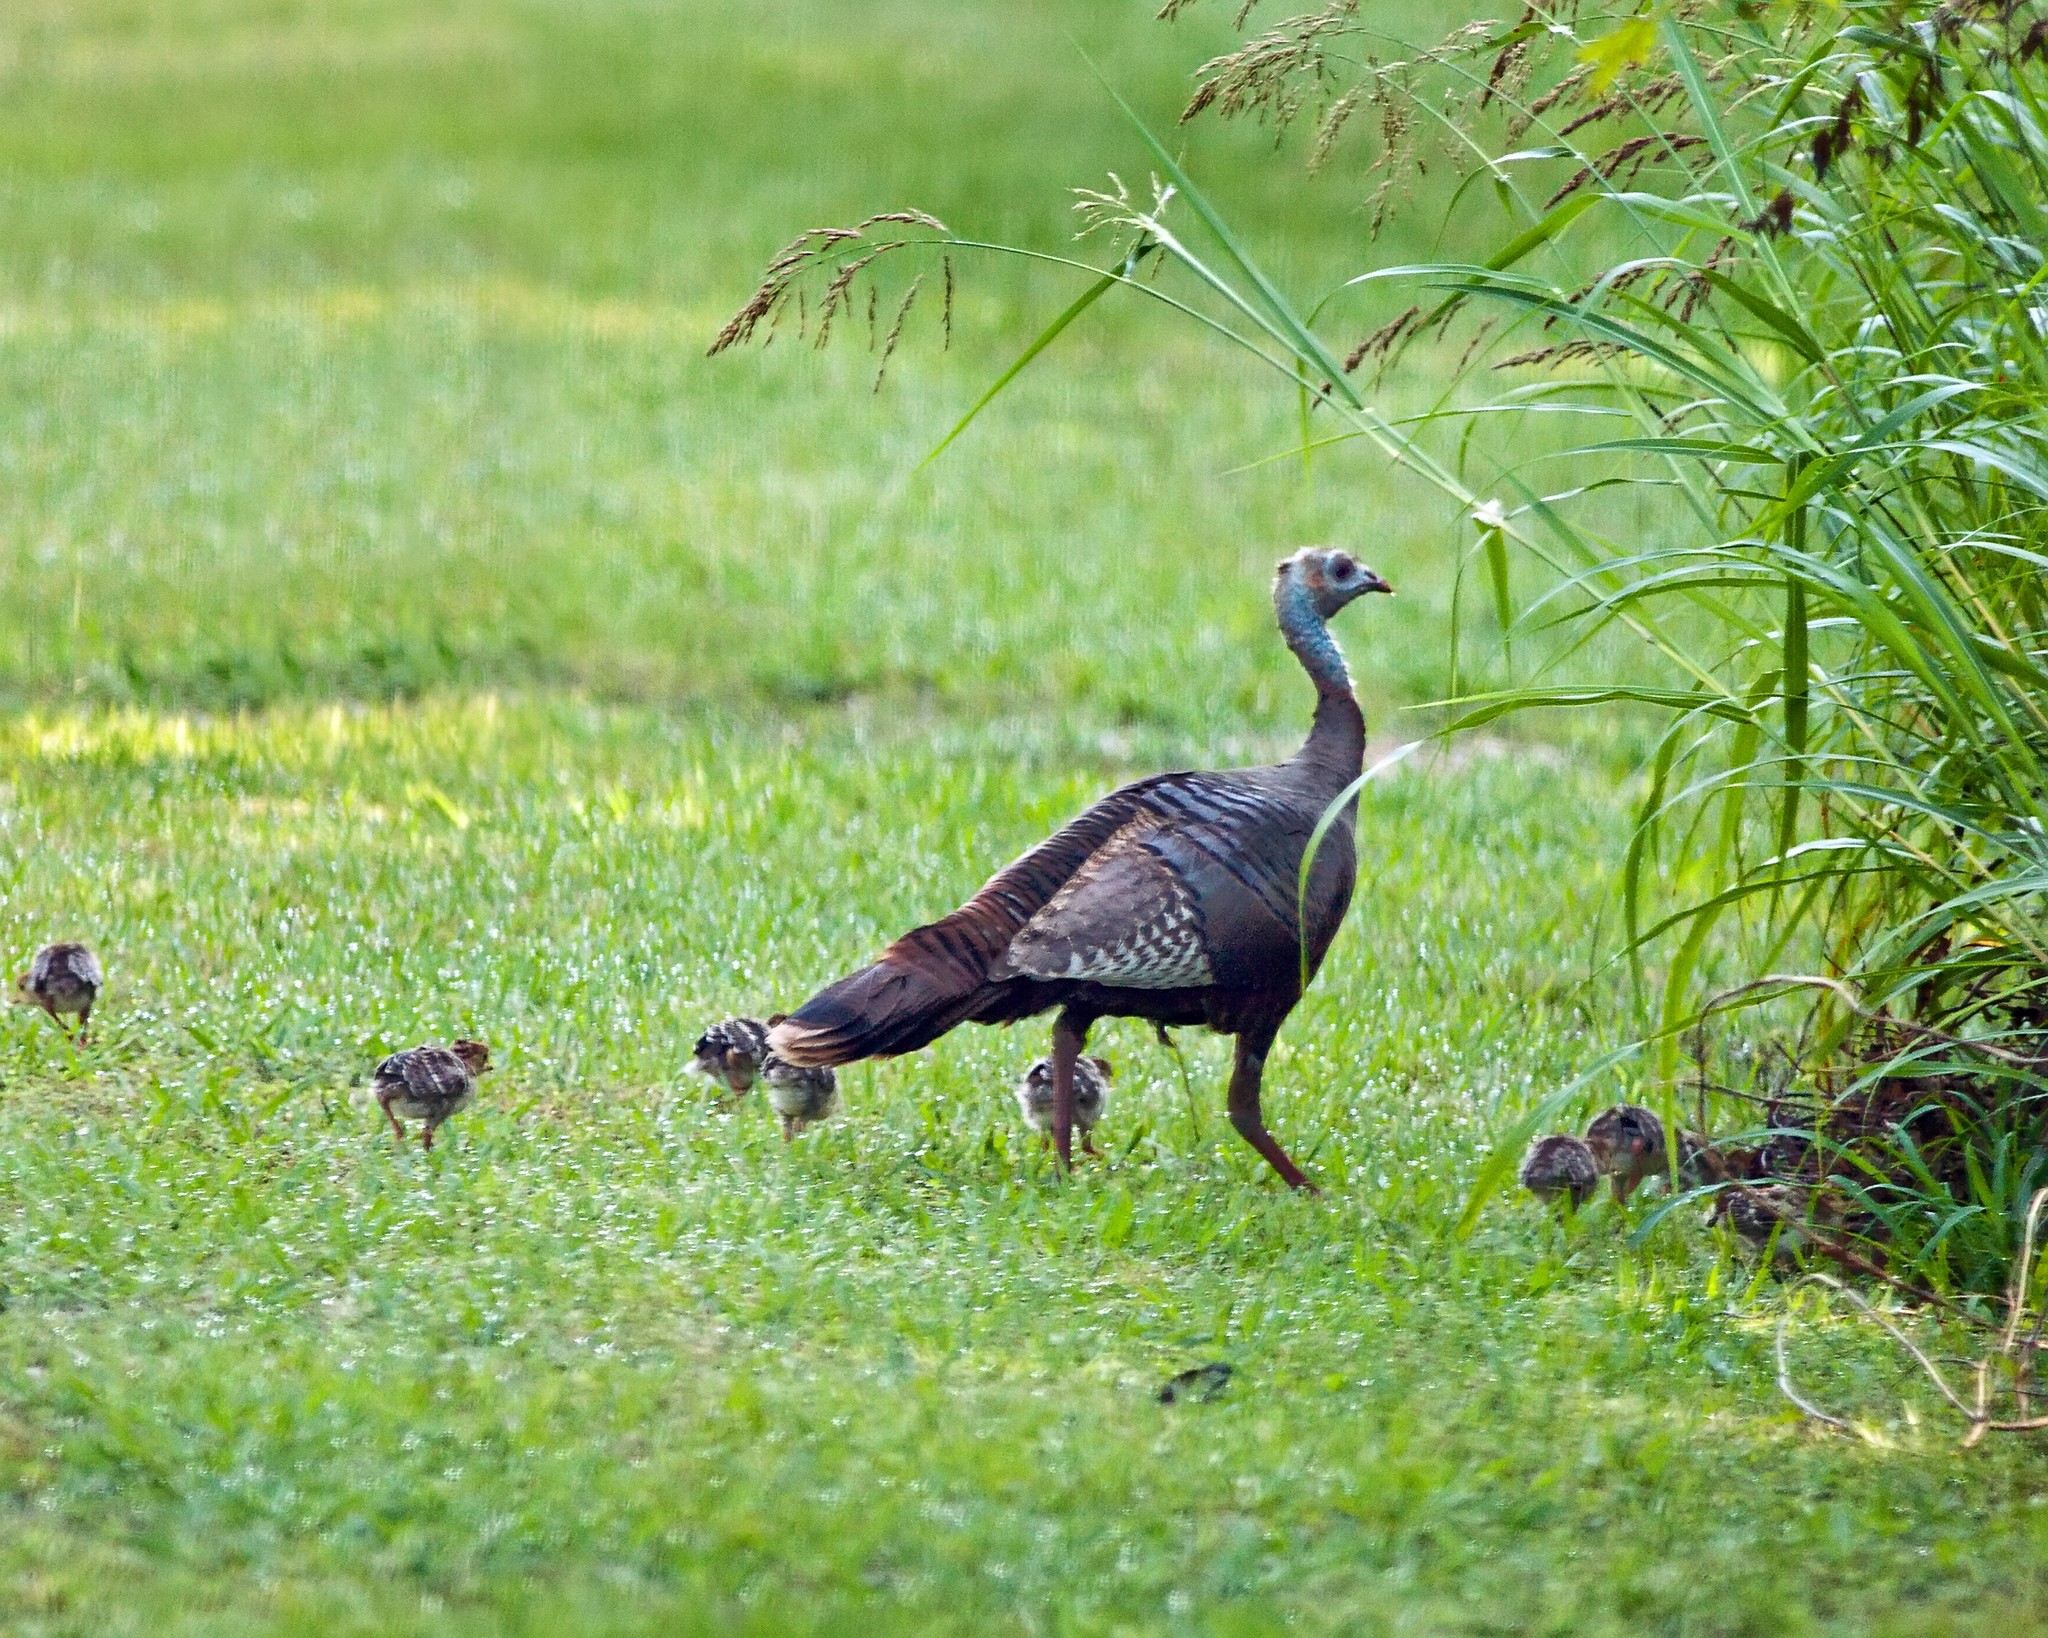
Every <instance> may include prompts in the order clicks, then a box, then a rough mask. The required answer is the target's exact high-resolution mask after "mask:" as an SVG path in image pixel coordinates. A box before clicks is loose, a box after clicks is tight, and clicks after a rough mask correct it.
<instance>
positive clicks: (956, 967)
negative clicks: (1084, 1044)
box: [768, 774, 1186, 1069]
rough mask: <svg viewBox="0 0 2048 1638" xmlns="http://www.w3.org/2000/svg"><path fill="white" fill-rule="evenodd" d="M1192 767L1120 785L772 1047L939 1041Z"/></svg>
mask: <svg viewBox="0 0 2048 1638" xmlns="http://www.w3.org/2000/svg"><path fill="white" fill-rule="evenodd" d="M1184 777H1186V776H1185V775H1182V774H1155V775H1154V776H1153V777H1152V778H1150V779H1141V780H1139V781H1138V782H1137V783H1136V784H1133V785H1126V786H1124V787H1123V789H1121V790H1118V791H1112V792H1111V793H1110V794H1109V795H1108V796H1106V797H1104V798H1103V799H1102V800H1101V801H1100V802H1098V803H1096V804H1095V806H1094V807H1092V808H1090V809H1089V810H1088V811H1087V812H1086V813H1084V814H1082V815H1081V816H1080V817H1079V818H1078V819H1075V820H1074V821H1073V822H1072V823H1070V824H1068V825H1067V826H1066V827H1065V828H1064V829H1062V830H1060V831H1059V832H1057V833H1056V834H1055V835H1053V836H1050V837H1048V838H1047V839H1046V840H1045V841H1043V842H1041V843H1039V844H1038V846H1037V847H1035V848H1033V849H1031V851H1030V852H1028V853H1026V854H1025V855H1024V856H1023V857H1022V858H1020V859H1018V860H1016V861H1015V862H1014V863H1012V864H1010V865H1007V866H1005V867H1004V868H1003V869H1001V870H999V871H997V872H996V873H995V874H994V875H993V876H991V877H990V878H989V879H988V881H987V882H986V883H984V884H983V886H982V889H981V891H980V892H979V893H977V894H975V895H974V897H973V898H971V899H969V900H968V901H967V903H965V904H963V905H962V906H961V907H960V908H959V909H958V910H955V911H954V912H953V913H952V914H951V915H950V916H947V917H946V918H944V919H943V920H941V921H935V922H931V923H929V924H928V925H926V926H923V927H918V928H914V929H912V930H911V931H910V932H908V933H905V934H904V935H903V936H902V937H901V938H899V939H898V940H897V941H896V942H895V943H894V944H892V945H890V946H889V948H888V949H886V950H884V951H883V952H882V958H881V959H880V960H879V961H877V962H876V963H875V964H874V965H873V966H872V967H864V968H862V969H861V970H860V971H859V972H857V973H852V974H849V975H848V976H847V977H845V978H842V979H840V980H839V982H838V983H836V984H832V985H828V986H827V987H826V988H824V989H822V990H820V991H819V992H818V993H817V994H816V995H814V996H812V997H811V998H810V1000H808V1001H806V1002H805V1003H804V1004H803V1005H802V1006H800V1007H798V1008H797V1009H796V1011H795V1012H793V1013H791V1014H790V1015H789V1016H788V1017H787V1018H785V1019H784V1020H783V1021H782V1022H781V1023H779V1024H777V1025H776V1026H775V1027H774V1029H772V1030H770V1031H769V1032H768V1046H769V1050H770V1051H772V1052H774V1053H775V1055H776V1056H777V1057H779V1058H782V1059H785V1060H786V1061H788V1062H789V1063H793V1064H796V1065H798V1066H799V1067H801V1068H806V1069H811V1068H825V1067H828V1066H836V1065H839V1064H850V1063H857V1062H858V1061H859V1060H860V1059H862V1058H890V1057H895V1056H896V1055H897V1054H899V1053H904V1052H915V1051H916V1050H917V1049H918V1048H919V1047H922V1046H929V1045H930V1044H931V1043H932V1042H933V1041H936V1040H937V1039H938V1038H939V1037H940V1036H941V1035H944V1034H945V1033H946V1031H947V1030H949V1029H951V1028H952V1027H953V1026H954V1025H955V1024H961V1023H965V1022H966V1021H967V1020H968V1019H969V1018H970V1017H972V1016H974V1014H975V1012H976V1010H977V1009H978V1008H979V1007H980V1006H981V1005H982V1004H983V1003H984V1002H985V1001H987V1000H988V999H989V990H988V986H989V968H990V965H991V964H992V963H993V962H994V961H995V958H996V957H997V956H998V955H1000V954H1001V953H1002V952H1003V951H1004V950H1005V949H1007V948H1008V947H1009V943H1010V940H1011V939H1013V938H1015V937H1016V935H1017V931H1018V929H1019V928H1021V927H1022V926H1023V925H1024V924H1025V923H1026V922H1027V921H1029V920H1030V919H1031V918H1032V916H1034V915H1035V914H1037V912H1038V911H1039V910H1041V909H1042V908H1044V906H1045V904H1046V901H1047V900H1049V899H1050V898H1051V897H1052V896H1053V894H1054V893H1056V892H1057V891H1058V890H1059V888H1060V886H1061V884H1062V883H1064V882H1065V881H1066V880H1067V879H1068V878H1069V877H1070V876H1072V875H1073V874H1074V872H1075V871H1076V870H1077V869H1078V868H1080V866H1081V864H1082V863H1083V862H1084V861H1085V860H1086V859H1087V858H1088V856H1089V855H1090V854H1091V853H1093V852H1094V851H1095V850H1096V849H1097V848H1098V847H1100V846H1101V845H1102V844H1103V843H1104V842H1105V841H1107V840H1108V839H1109V838H1110V837H1111V836H1113V835H1115V834H1116V832H1117V830H1118V828H1119V827H1120V826H1122V825H1123V824H1124V823H1125V822H1126V821H1127V820H1129V818H1130V817H1131V815H1132V814H1133V813H1135V812H1137V811H1138V809H1139V807H1140V806H1141V805H1142V803H1143V802H1144V800H1145V797H1146V793H1147V792H1149V791H1151V790H1153V789H1155V788H1156V787H1158V786H1160V785H1163V784H1166V783H1168V782H1169V781H1172V780H1177V779H1181V778H1184Z"/></svg>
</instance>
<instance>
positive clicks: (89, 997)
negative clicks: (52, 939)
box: [14, 944, 107, 1041]
mask: <svg viewBox="0 0 2048 1638" xmlns="http://www.w3.org/2000/svg"><path fill="white" fill-rule="evenodd" d="M106 981H107V980H106V975H105V974H104V973H102V972H101V971H100V958H99V957H98V956H96V955H94V954H93V953H92V951H90V950H88V949H87V948H86V947H85V946H84V945H83V944H45V945H44V946H43V947H42V948H41V949H40V950H38V951H36V953H35V957H34V959H33V960H31V961H30V962H29V964H28V971H27V972H25V973H23V974H21V976H20V977H18V978H16V979H15V981H14V1004H15V1005H16V1006H18V1007H41V1008H42V1009H43V1011H45V1012H47V1013H48V1014H49V1015H50V1018H51V1021H52V1022H54V1023H56V1024H57V1025H59V1026H60V1027H61V1026H62V1025H63V1023H64V1019H65V1018H66V1017H67V1016H69V1017H74V1018H76V1019H77V1020H78V1031H77V1038H78V1039H79V1040H81V1041H83V1040H84V1039H85V1026H86V1025H87V1024H89V1023H90V1022H91V1021H92V1004H93V1002H94V1001H96V1000H98V999H99V993H100V987H101V986H102V985H103V984H105V983H106Z"/></svg>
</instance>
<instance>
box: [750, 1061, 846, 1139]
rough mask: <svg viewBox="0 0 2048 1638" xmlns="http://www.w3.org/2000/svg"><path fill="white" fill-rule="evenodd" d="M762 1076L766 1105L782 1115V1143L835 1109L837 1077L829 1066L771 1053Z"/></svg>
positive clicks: (837, 1096) (764, 1064)
mask: <svg viewBox="0 0 2048 1638" xmlns="http://www.w3.org/2000/svg"><path fill="white" fill-rule="evenodd" d="M761 1079H762V1080H764V1081H766V1082H767V1083H768V1107H769V1108H771V1109H773V1110H774V1111H775V1112H776V1114H778V1115H780V1116H781V1117H782V1141H783V1142H784V1143H787V1142H788V1141H789V1140H790V1139H791V1138H793V1137H795V1136H796V1135H797V1133H799V1132H801V1131H802V1130H803V1129H804V1128H805V1127H806V1126H812V1125H815V1124H816V1123H817V1122H819V1121H821V1120H826V1119H828V1118H830V1117H831V1116H832V1115H833V1114H835V1113H836V1112H837V1111H838V1108H839V1077H838V1076H837V1075H835V1074H833V1073H832V1071H831V1070H829V1069H817V1068H812V1067H808V1066H805V1065H800V1064H793V1063H790V1062H789V1061H788V1060H786V1059H783V1058H778V1057H776V1055H775V1054H774V1053H772V1052H771V1053H769V1054H768V1056H767V1058H766V1060H765V1061H764V1062H763V1063H762V1065H761Z"/></svg>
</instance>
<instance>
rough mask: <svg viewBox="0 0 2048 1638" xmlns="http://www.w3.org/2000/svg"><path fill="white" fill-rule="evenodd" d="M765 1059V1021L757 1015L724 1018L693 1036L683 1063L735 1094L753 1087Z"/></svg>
mask: <svg viewBox="0 0 2048 1638" xmlns="http://www.w3.org/2000/svg"><path fill="white" fill-rule="evenodd" d="M767 1061H768V1025H767V1024H764V1023H762V1022H761V1021H760V1020H759V1019H758V1018H728V1019H726V1020H725V1022H724V1023H722V1024H713V1025H712V1026H711V1027H710V1028H709V1029H707V1030H706V1031H705V1032H704V1033H703V1034H702V1035H700V1036H698V1037H697V1044H696V1045H695V1046H694V1047H692V1048H691V1049H690V1061H689V1063H688V1065H687V1066H686V1067H687V1068H688V1070H689V1071H690V1073H691V1074H693V1075H703V1076H706V1077H708V1078H709V1079H711V1080H714V1081H716V1082H718V1083H719V1085H721V1086H723V1087H724V1088H725V1089H726V1090H727V1091H728V1092H730V1093H731V1094H732V1095H733V1097H735V1098H739V1097H744V1096H745V1095H746V1094H747V1093H748V1092H749V1091H750V1090H751V1089H752V1088H753V1085H754V1082H755V1081H756V1080H757V1079H759V1078H760V1074H761V1066H762V1065H763V1064H764V1063H766V1062H767Z"/></svg>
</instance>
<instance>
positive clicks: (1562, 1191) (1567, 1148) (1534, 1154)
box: [1519, 1135, 1600, 1211]
mask: <svg viewBox="0 0 2048 1638" xmlns="http://www.w3.org/2000/svg"><path fill="white" fill-rule="evenodd" d="M1519 1175H1520V1177H1521V1180H1522V1187H1523V1188H1525V1189H1527V1190H1528V1191H1529V1192H1530V1193H1531V1194H1533V1195H1535V1196H1536V1198H1537V1199H1539V1200H1548V1201H1552V1202H1555V1201H1558V1200H1570V1201H1571V1203H1572V1209H1573V1210H1574V1211H1576V1210H1577V1209H1578V1208H1579V1207H1581V1206H1583V1205H1584V1204H1585V1203H1586V1202H1587V1201H1588V1200H1590V1199H1592V1198H1593V1191H1594V1190H1595V1189H1597V1188H1598V1187H1599V1186H1600V1163H1599V1162H1598V1161H1597V1160H1595V1159H1594V1157H1593V1149H1592V1145H1590V1144H1589V1143H1587V1142H1586V1140H1585V1139H1584V1138H1576V1137H1571V1136H1569V1135H1559V1136H1556V1137H1540V1138H1538V1139H1537V1140H1536V1141H1535V1142H1534V1143H1532V1144H1530V1145H1529V1152H1528V1153H1527V1154H1525V1155H1523V1156H1522V1170H1521V1172H1520V1174H1519Z"/></svg>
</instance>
